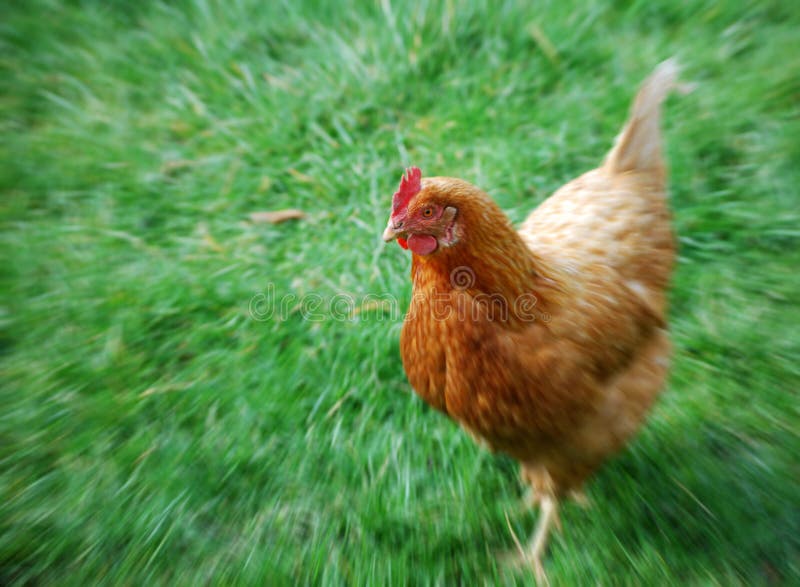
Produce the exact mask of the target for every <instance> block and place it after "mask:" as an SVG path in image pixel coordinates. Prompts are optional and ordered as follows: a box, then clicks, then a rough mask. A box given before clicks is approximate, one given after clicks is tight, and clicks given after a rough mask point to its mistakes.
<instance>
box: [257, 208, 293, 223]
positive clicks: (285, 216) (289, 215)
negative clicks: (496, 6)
mask: <svg viewBox="0 0 800 587" xmlns="http://www.w3.org/2000/svg"><path fill="white" fill-rule="evenodd" d="M305 217H306V213H305V212H303V211H302V210H297V209H295V208H289V209H288V210H274V211H272V212H251V213H250V222H253V223H255V224H279V223H281V222H286V221H287V220H302V219H303V218H305Z"/></svg>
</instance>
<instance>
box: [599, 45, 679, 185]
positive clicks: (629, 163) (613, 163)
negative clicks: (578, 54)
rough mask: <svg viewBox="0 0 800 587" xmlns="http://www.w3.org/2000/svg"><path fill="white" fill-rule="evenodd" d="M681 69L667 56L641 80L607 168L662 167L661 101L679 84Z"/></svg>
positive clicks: (642, 168)
mask: <svg viewBox="0 0 800 587" xmlns="http://www.w3.org/2000/svg"><path fill="white" fill-rule="evenodd" d="M679 69H680V68H679V67H678V63H677V61H676V60H675V59H668V60H666V61H664V62H662V63H661V64H659V65H658V67H656V69H655V71H653V73H652V74H651V75H650V77H648V78H647V79H646V80H645V81H644V83H642V86H641V88H640V89H639V93H638V94H637V95H636V99H635V100H634V102H633V107H632V108H631V114H630V116H629V118H628V121H627V122H626V123H625V126H624V127H623V129H622V132H621V133H620V134H619V135H618V136H617V139H616V141H615V143H614V147H613V148H612V149H611V151H610V152H609V153H608V155H607V156H606V160H605V163H604V164H603V166H604V168H605V169H606V170H608V171H610V172H613V173H622V172H625V171H660V170H662V169H663V166H664V163H663V159H662V156H661V130H660V122H661V103H662V102H663V101H664V99H665V98H666V97H667V94H669V92H670V90H672V89H675V88H677V87H678V71H679Z"/></svg>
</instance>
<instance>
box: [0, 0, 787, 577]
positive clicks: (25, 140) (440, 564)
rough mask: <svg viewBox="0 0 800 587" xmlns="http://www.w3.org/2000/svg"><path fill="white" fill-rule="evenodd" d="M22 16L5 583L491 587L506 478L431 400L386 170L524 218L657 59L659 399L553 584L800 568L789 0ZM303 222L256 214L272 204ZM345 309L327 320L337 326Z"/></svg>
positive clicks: (2, 546) (561, 541) (576, 533)
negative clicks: (676, 77)
mask: <svg viewBox="0 0 800 587" xmlns="http://www.w3.org/2000/svg"><path fill="white" fill-rule="evenodd" d="M439 4H440V3H436V2H421V3H419V4H410V3H406V2H402V1H395V2H390V1H388V0H387V1H385V2H360V3H353V4H348V5H345V4H341V3H333V2H330V3H328V2H319V3H314V2H290V1H288V0H287V1H285V2H266V3H257V2H247V1H245V0H233V1H230V2H221V1H220V2H216V1H213V0H195V1H185V2H155V1H153V2H138V3H133V2H122V1H118V2H101V1H91V0H84V1H78V0H75V1H72V2H56V1H49V2H48V1H39V0H36V1H30V2H14V3H8V4H5V5H4V7H3V8H2V9H0V31H2V33H1V37H0V42H2V52H1V53H0V65H1V69H2V70H1V71H0V74H2V75H0V84H2V91H1V92H0V111H2V122H0V124H2V135H3V141H2V146H1V147H0V149H2V155H1V156H2V169H1V170H0V186H2V192H3V198H2V203H1V204H0V205H1V206H2V220H1V221H2V231H1V232H0V240H1V241H2V254H3V259H2V270H1V273H0V275H1V276H2V277H0V279H2V308H1V310H2V314H0V324H2V327H1V328H2V330H1V331H0V352H1V353H2V354H1V355H0V360H1V361H2V389H1V390H0V399H1V400H2V404H1V405H2V410H1V411H0V423H1V424H0V447H2V454H0V463H2V465H1V467H0V582H2V583H3V584H39V583H41V584H54V583H58V584H74V585H86V584H94V583H103V584H132V585H150V584H163V585H167V584H169V585H171V584H183V585H196V584H205V583H212V584H232V583H236V584H253V585H259V584H289V583H294V582H300V583H304V584H306V583H313V584H317V583H322V584H326V585H338V584H348V585H350V584H356V585H360V584H372V585H388V584H470V585H472V584H486V583H488V584H493V583H495V582H498V581H500V582H514V581H520V582H523V581H528V582H530V581H532V575H530V574H528V575H525V574H522V575H518V576H514V575H513V574H509V572H508V571H507V570H506V568H505V567H504V566H503V564H502V563H501V562H500V561H499V555H498V553H499V552H501V551H503V550H505V549H510V548H512V547H513V537H512V533H511V531H510V528H512V529H513V531H514V532H515V533H516V534H517V535H519V536H520V537H524V535H527V534H528V533H529V532H530V531H531V530H532V528H533V525H534V523H535V515H534V514H533V513H529V512H521V511H520V510H519V509H518V507H517V506H518V499H519V496H520V495H521V494H522V487H521V485H520V483H519V481H518V478H517V471H516V466H515V464H514V463H513V462H512V461H511V460H510V459H506V458H503V457H495V456H491V455H489V454H487V453H485V452H484V451H482V450H481V449H479V448H477V447H476V446H474V445H473V444H472V442H471V441H470V440H469V439H468V438H467V437H465V435H464V434H463V433H462V432H460V431H459V430H458V429H457V428H456V427H455V426H454V425H453V424H452V423H451V422H449V421H447V420H446V419H445V418H443V417H441V416H439V415H438V414H436V413H434V412H433V411H431V410H430V409H428V408H427V407H426V406H424V405H423V404H422V402H421V401H419V400H418V399H417V398H416V397H415V396H414V395H413V394H412V393H411V392H410V389H409V386H408V384H407V382H406V380H405V377H404V374H403V371H402V367H401V364H400V360H399V356H398V335H399V330H400V322H401V316H399V315H395V316H392V315H387V314H386V313H381V312H380V311H375V310H365V311H364V312H362V313H359V314H357V315H356V316H355V317H354V318H353V319H349V320H335V319H333V318H332V317H331V313H330V312H329V308H326V305H323V307H322V309H321V310H320V311H321V312H322V313H323V315H324V316H327V318H326V319H324V320H320V321H316V320H309V319H304V313H303V311H302V308H301V309H297V308H294V311H293V312H291V313H287V314H286V315H285V316H280V317H278V316H275V317H272V318H270V319H265V320H256V319H254V318H253V316H252V315H251V313H250V303H251V300H252V299H253V297H254V296H256V295H257V294H259V293H261V292H267V291H268V287H269V285H270V284H273V286H274V292H275V295H276V297H278V296H282V295H284V294H294V295H296V296H298V297H299V296H302V295H305V294H315V295H318V296H321V299H322V300H323V301H324V302H325V304H329V303H330V302H331V301H332V300H333V296H334V295H335V294H338V293H343V294H347V295H349V296H352V297H353V298H354V299H355V300H362V299H363V297H364V296H366V295H367V294H393V295H396V296H398V298H399V310H400V311H402V310H404V309H405V305H406V304H407V303H408V300H409V297H410V284H409V281H408V277H407V273H408V266H409V257H408V255H407V254H406V253H404V252H402V251H401V250H400V249H399V248H398V247H396V246H391V247H385V246H384V245H383V243H382V242H381V240H380V233H381V231H382V229H383V227H384V225H385V222H386V217H387V213H388V209H389V204H390V198H391V194H392V192H393V191H394V189H395V187H396V184H397V181H398V179H399V175H400V172H401V170H402V168H403V167H404V166H405V165H407V164H410V163H414V164H417V165H419V166H420V167H421V168H422V169H423V172H424V173H426V174H429V175H432V174H446V175H453V176H459V177H463V178H465V179H467V180H469V181H472V182H474V183H477V184H479V185H480V186H482V187H484V188H485V189H487V190H488V191H489V192H490V193H491V194H492V195H493V196H494V197H495V198H496V199H497V200H498V202H499V203H500V204H501V205H502V206H503V208H504V209H506V210H507V211H508V212H509V215H510V216H511V217H512V219H513V220H515V221H520V220H522V219H523V218H524V217H525V215H526V214H527V213H528V212H529V211H530V210H531V209H532V208H533V207H534V206H535V205H536V204H537V203H538V202H540V201H542V200H543V199H544V198H545V197H546V196H547V195H548V194H549V193H551V192H552V191H553V190H554V189H555V188H557V187H558V186H559V185H561V184H563V183H564V182H565V181H567V180H568V179H571V178H572V177H574V176H575V175H577V174H579V173H581V172H583V171H585V170H587V169H589V168H591V167H593V166H595V165H596V164H597V162H598V161H599V160H600V159H601V157H602V156H603V154H604V153H605V151H606V150H607V148H608V147H609V146H610V144H611V141H612V138H613V136H614V134H615V133H616V132H617V130H618V129H619V127H620V125H621V124H622V122H623V120H624V117H625V113H626V110H627V108H628V103H629V100H630V98H631V97H632V95H633V93H634V91H635V88H636V86H637V85H638V83H639V82H640V81H641V80H642V79H643V78H644V77H645V76H646V75H647V73H648V72H649V71H650V70H651V69H652V68H653V67H654V66H655V65H656V63H658V62H659V61H661V60H662V59H664V58H666V57H669V56H671V55H677V57H678V58H679V59H680V60H681V61H682V62H683V63H684V64H685V66H686V73H685V77H686V78H687V79H689V80H691V81H694V82H697V83H698V89H697V90H696V91H695V92H694V93H693V94H691V95H689V96H684V97H675V98H672V99H670V101H669V103H668V105H667V108H666V118H665V133H666V136H667V142H668V158H669V161H670V165H671V171H672V206H673V209H674V211H675V217H676V218H675V225H676V230H677V232H678V234H679V237H680V243H681V253H680V265H679V267H678V270H677V274H676V276H675V280H674V290H673V293H672V311H671V324H672V332H673V338H674V341H675V346H676V350H675V357H674V367H673V370H672V376H671V379H670V383H669V388H668V390H667V392H666V393H665V394H664V395H663V396H662V400H661V401H660V402H659V403H658V405H657V407H656V409H655V410H654V413H653V415H652V418H651V419H650V421H649V423H648V425H647V427H646V428H645V429H644V430H643V432H642V434H641V435H640V436H639V437H638V439H637V440H636V442H635V443H633V444H632V445H631V447H630V448H629V449H628V450H627V451H625V452H624V453H623V454H621V455H620V456H619V457H618V458H616V459H615V460H613V461H612V462H611V463H609V464H608V466H607V467H605V468H604V469H603V470H602V471H601V472H600V473H599V474H598V475H597V477H596V478H595V479H594V480H593V481H592V483H591V484H590V486H589V491H588V493H589V496H590V498H591V500H592V507H591V509H590V510H588V511H583V510H581V509H579V508H578V507H576V506H567V507H566V508H565V510H564V512H563V522H564V529H565V532H564V533H563V534H562V535H559V536H556V538H555V539H554V541H553V543H552V546H551V549H550V551H549V556H548V560H547V566H548V569H549V573H550V578H551V581H552V583H553V584H554V585H595V584H603V585H658V584H672V585H687V584H688V585H709V584H711V585H713V584H719V585H735V584H741V585H760V584H763V585H773V584H792V583H794V584H798V582H800V578H799V576H800V511H799V509H798V508H800V483H798V479H799V478H800V469H798V454H800V439H798V429H799V428H800V407H799V405H798V391H800V385H799V383H800V360H798V359H799V358H800V335H798V324H799V323H800V271H798V268H800V228H799V227H800V205H798V185H800V147H799V146H800V142H798V139H797V137H798V136H800V116H798V114H800V106H799V105H800V82H799V81H798V80H800V78H799V77H798V71H800V51H798V49H800V43H798V36H797V31H798V27H800V9H798V8H797V7H796V6H795V5H794V4H793V3H792V2H779V1H777V0H776V1H774V2H759V3H753V4H752V5H751V6H746V5H745V4H743V3H741V2H738V1H733V0H730V1H727V2H725V1H723V2H712V1H710V0H709V1H707V2H703V1H700V2H689V3H679V2H670V1H667V0H664V1H649V2H645V1H618V2H614V3H607V2H601V1H599V0H597V1H589V2H576V3H575V5H574V6H571V7H569V6H564V5H562V4H561V3H555V2H554V3H546V4H545V5H542V6H537V7H526V6H527V5H528V3H523V2H519V3H514V2H489V1H488V0H486V1H477V2H472V3H469V5H463V6H461V7H457V6H456V3H455V2H445V3H443V4H442V5H441V6H440V5H439ZM284 207H298V208H302V209H303V210H305V211H307V212H308V214H309V217H308V219H307V220H306V221H303V222H300V223H294V224H282V225H276V226H268V225H253V224H250V223H249V222H248V221H247V217H248V214H249V213H250V212H253V211H258V210H271V209H279V208H284ZM345 309H346V308H345Z"/></svg>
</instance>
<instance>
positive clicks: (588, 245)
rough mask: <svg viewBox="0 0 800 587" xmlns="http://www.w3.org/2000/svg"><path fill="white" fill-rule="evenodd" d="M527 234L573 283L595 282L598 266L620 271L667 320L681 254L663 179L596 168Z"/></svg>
mask: <svg viewBox="0 0 800 587" xmlns="http://www.w3.org/2000/svg"><path fill="white" fill-rule="evenodd" d="M519 233H520V236H522V238H523V240H525V242H526V244H527V245H528V246H529V247H530V249H531V250H532V251H533V252H534V253H535V254H537V255H538V256H539V257H541V258H542V259H544V260H546V262H547V263H548V264H552V265H555V266H558V267H560V268H561V269H562V271H563V272H564V273H565V276H567V277H568V278H569V279H570V280H581V279H583V278H586V277H587V276H591V275H592V270H593V268H597V267H607V268H609V269H612V270H613V272H614V273H615V274H616V275H617V278H618V279H619V280H620V281H621V282H622V283H623V284H624V285H625V286H626V287H628V288H630V289H631V290H632V291H633V292H634V293H635V294H636V295H637V296H639V297H641V298H642V300H643V301H644V302H645V303H646V304H647V305H648V306H649V307H650V309H651V310H653V311H654V312H656V313H657V314H658V315H659V316H661V317H662V318H663V313H664V310H665V306H666V304H665V299H664V292H665V289H666V287H667V285H668V282H669V276H670V273H671V270H672V265H673V260H674V255H675V253H674V240H673V236H672V229H671V227H670V213H669V209H668V207H667V202H666V195H665V189H664V181H663V179H662V178H661V177H659V176H657V175H655V174H652V173H649V172H643V173H642V172H640V173H625V174H613V173H609V172H608V171H607V170H605V169H604V168H600V169H595V170H594V171H590V172H588V173H586V174H584V175H582V176H581V177H579V178H577V179H575V180H574V181H572V182H570V183H568V184H567V185H565V186H563V187H562V188H561V189H559V190H558V191H557V192H556V193H555V194H553V195H552V196H551V197H550V198H549V199H548V200H546V201H545V202H544V203H543V204H542V205H541V206H540V207H539V208H537V209H536V210H535V211H534V212H533V213H532V214H531V215H530V216H529V217H528V219H527V220H526V221H525V223H524V224H523V225H522V227H521V228H520V230H519Z"/></svg>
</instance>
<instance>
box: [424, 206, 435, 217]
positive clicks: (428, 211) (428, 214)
mask: <svg viewBox="0 0 800 587" xmlns="http://www.w3.org/2000/svg"><path fill="white" fill-rule="evenodd" d="M422 215H423V216H424V217H425V218H430V217H431V216H433V208H425V209H424V210H423V211H422Z"/></svg>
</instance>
